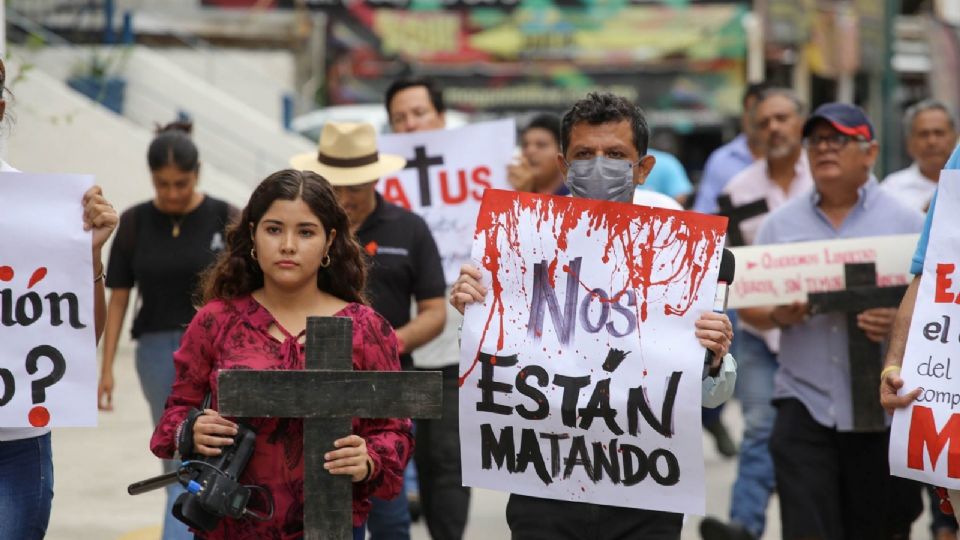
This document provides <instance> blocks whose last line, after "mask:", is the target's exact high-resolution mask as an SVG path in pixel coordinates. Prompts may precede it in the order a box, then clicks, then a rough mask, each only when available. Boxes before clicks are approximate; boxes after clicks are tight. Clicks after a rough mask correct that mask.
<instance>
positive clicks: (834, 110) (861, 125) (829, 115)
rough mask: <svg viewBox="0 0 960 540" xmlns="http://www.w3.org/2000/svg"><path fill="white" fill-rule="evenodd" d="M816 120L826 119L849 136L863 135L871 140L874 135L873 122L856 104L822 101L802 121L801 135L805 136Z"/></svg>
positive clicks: (834, 127)
mask: <svg viewBox="0 0 960 540" xmlns="http://www.w3.org/2000/svg"><path fill="white" fill-rule="evenodd" d="M817 120H826V121H827V122H829V123H830V125H831V126H833V129H836V130H837V131H839V132H840V133H843V134H844V135H849V136H851V137H863V139H864V140H867V141H872V140H873V137H874V133H873V124H871V123H870V119H869V118H867V113H865V112H863V109H861V108H860V107H857V106H856V105H851V104H849V103H824V104H823V105H821V106H819V107H817V110H815V111H813V114H811V115H810V117H809V118H807V121H806V122H804V123H803V136H804V137H806V136H807V135H809V134H810V130H812V129H813V125H814V124H815V123H816V122H817Z"/></svg>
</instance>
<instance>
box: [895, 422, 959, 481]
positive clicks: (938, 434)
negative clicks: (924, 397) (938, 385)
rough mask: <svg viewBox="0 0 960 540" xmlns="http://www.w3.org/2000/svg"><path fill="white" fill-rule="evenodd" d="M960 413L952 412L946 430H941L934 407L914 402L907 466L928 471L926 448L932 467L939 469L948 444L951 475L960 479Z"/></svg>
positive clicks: (949, 472) (949, 474) (945, 426)
mask: <svg viewBox="0 0 960 540" xmlns="http://www.w3.org/2000/svg"><path fill="white" fill-rule="evenodd" d="M958 439H960V414H951V415H950V420H947V423H946V425H944V426H943V430H942V431H937V423H936V421H935V420H934V418H933V409H931V408H930V407H924V406H922V405H914V407H913V414H912V415H911V417H910V434H909V439H908V442H907V467H909V468H911V469H916V470H918V471H922V470H924V466H923V450H924V448H926V449H927V453H928V454H929V455H930V463H931V466H932V467H934V468H936V466H937V460H938V459H939V458H940V452H942V451H943V449H944V447H947V476H949V477H950V478H960V441H958Z"/></svg>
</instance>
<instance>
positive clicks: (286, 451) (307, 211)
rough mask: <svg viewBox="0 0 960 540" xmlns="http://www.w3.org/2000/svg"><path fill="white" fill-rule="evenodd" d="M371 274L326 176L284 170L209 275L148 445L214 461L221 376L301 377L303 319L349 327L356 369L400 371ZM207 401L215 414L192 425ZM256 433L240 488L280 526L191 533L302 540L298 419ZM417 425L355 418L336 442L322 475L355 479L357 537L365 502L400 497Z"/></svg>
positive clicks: (221, 422)
mask: <svg viewBox="0 0 960 540" xmlns="http://www.w3.org/2000/svg"><path fill="white" fill-rule="evenodd" d="M365 277H366V271H365V268H364V263H363V260H362V258H361V255H360V246H359V244H357V242H356V240H355V239H354V238H353V236H352V235H350V233H349V228H348V222H347V216H346V214H345V213H344V211H343V209H342V208H341V207H340V205H339V204H338V203H337V198H336V196H335V194H334V192H333V189H332V188H331V187H330V184H329V183H328V182H327V181H326V180H325V179H323V178H322V177H321V176H319V175H317V174H316V173H312V172H308V171H295V170H283V171H279V172H277V173H274V174H273V175H271V176H269V177H268V178H267V179H266V180H264V181H263V182H262V183H261V184H260V185H259V186H258V187H257V188H256V190H254V192H253V194H252V195H251V196H250V201H249V203H248V204H247V206H246V208H244V210H243V212H242V214H241V216H240V219H239V221H238V222H237V223H236V224H235V225H233V226H232V227H231V228H230V230H229V231H228V233H227V247H226V249H225V250H224V252H223V253H222V254H221V255H220V258H219V259H218V261H217V264H216V265H215V266H214V267H213V268H211V270H209V271H208V272H207V274H206V275H205V276H204V280H203V300H204V303H205V305H204V306H203V307H202V308H201V309H200V311H199V312H198V313H197V315H196V316H195V317H194V318H193V321H191V323H190V326H189V327H188V328H187V331H186V334H185V335H184V338H183V342H182V344H181V347H180V349H179V350H178V351H177V352H176V353H175V354H174V362H175V364H176V380H175V381H174V384H173V389H172V390H171V394H170V398H169V399H168V401H167V408H166V411H164V413H163V417H162V419H161V421H160V424H159V426H158V427H157V429H156V431H155V432H154V435H153V439H152V440H151V441H150V447H151V449H152V450H153V452H154V454H156V455H157V456H159V457H163V458H169V457H171V456H173V454H174V452H175V451H179V452H180V454H183V455H188V454H191V453H196V454H201V455H205V456H215V455H218V454H220V452H221V447H223V446H226V445H229V444H232V442H233V440H232V438H231V437H233V436H234V435H236V433H237V425H236V424H235V423H234V422H233V421H231V420H230V419H227V418H224V417H222V416H220V415H219V414H218V413H217V412H216V410H215V409H216V397H217V388H216V377H217V372H218V371H219V370H222V369H303V367H304V343H303V339H304V336H305V331H306V320H307V317H308V316H328V317H331V316H337V317H350V318H351V319H353V368H354V369H356V370H378V371H386V370H399V369H400V361H399V356H398V353H397V340H396V338H395V337H394V334H393V330H392V329H391V327H390V325H389V323H387V321H386V320H384V319H383V318H382V317H380V316H379V315H377V314H376V313H375V312H374V311H373V310H372V309H371V308H369V307H368V306H367V305H366V303H365V300H364V297H363V292H362V291H363V288H364V281H365ZM208 393H210V394H211V397H212V402H211V403H212V405H211V407H210V408H208V409H205V410H204V411H203V414H201V415H199V416H196V417H195V420H193V421H190V420H188V418H192V416H191V415H189V414H188V413H189V412H190V411H191V409H194V408H199V407H200V406H201V403H202V402H203V401H204V398H205V397H206V395H207V394H208ZM249 424H250V426H251V427H252V428H253V429H254V430H255V431H256V433H257V436H256V450H255V453H254V455H253V457H252V458H251V459H250V462H249V463H248V464H247V467H246V470H245V471H244V472H243V474H242V475H241V477H240V482H241V483H243V484H256V485H260V486H263V487H264V488H266V489H267V490H268V491H270V492H271V494H272V496H273V500H274V505H275V506H274V513H273V518H272V519H270V520H268V521H265V522H258V521H253V520H250V519H241V520H233V519H222V520H221V521H220V523H219V525H218V527H217V528H216V529H215V530H213V531H211V532H209V533H204V532H202V531H195V532H197V533H198V534H199V535H200V537H202V538H299V537H300V536H301V535H302V532H303V446H302V436H303V422H302V420H298V419H291V418H260V419H253V420H250V421H249ZM410 428H411V425H410V421H409V420H407V419H403V420H400V419H356V418H355V419H354V420H353V432H354V433H355V435H350V436H348V437H344V438H342V439H338V440H336V441H330V452H329V453H328V454H327V456H326V459H327V463H326V465H325V467H326V469H327V470H328V471H329V473H330V474H343V475H349V476H350V477H351V479H352V480H353V482H354V489H353V524H354V536H355V538H363V524H364V521H365V519H366V516H367V513H368V512H369V508H370V503H369V500H368V498H369V497H370V496H371V495H376V496H378V497H383V498H390V497H394V496H396V495H397V494H398V493H399V492H400V488H401V485H402V477H403V468H404V466H405V465H406V463H407V460H408V459H409V456H410V453H411V451H412V447H413V439H412V437H411V433H410ZM184 446H187V447H184ZM251 503H252V504H256V501H253V500H252V501H251Z"/></svg>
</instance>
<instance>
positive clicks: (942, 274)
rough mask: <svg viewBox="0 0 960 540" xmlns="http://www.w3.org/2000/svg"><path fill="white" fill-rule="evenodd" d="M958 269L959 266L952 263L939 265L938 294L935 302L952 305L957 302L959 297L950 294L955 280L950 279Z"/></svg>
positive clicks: (934, 299) (934, 298)
mask: <svg viewBox="0 0 960 540" xmlns="http://www.w3.org/2000/svg"><path fill="white" fill-rule="evenodd" d="M956 268H957V265H955V264H952V263H938V264H937V287H936V294H935V295H934V297H933V301H934V302H935V303H937V304H952V303H953V302H954V301H955V299H956V297H957V295H955V294H953V293H952V292H950V291H949V289H950V287H951V286H952V285H953V280H952V279H950V274H952V273H953V271H954V270H956ZM958 303H960V302H958Z"/></svg>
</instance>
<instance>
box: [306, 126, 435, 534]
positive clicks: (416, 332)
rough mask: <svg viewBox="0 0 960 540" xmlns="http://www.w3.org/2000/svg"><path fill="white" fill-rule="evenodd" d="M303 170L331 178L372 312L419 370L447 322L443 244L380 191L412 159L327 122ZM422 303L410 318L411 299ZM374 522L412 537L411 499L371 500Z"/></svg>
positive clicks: (363, 131)
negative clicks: (363, 266)
mask: <svg viewBox="0 0 960 540" xmlns="http://www.w3.org/2000/svg"><path fill="white" fill-rule="evenodd" d="M290 164H291V165H292V166H293V167H294V168H296V169H301V170H308V171H313V172H316V173H318V174H320V175H321V176H323V177H324V178H326V179H327V180H328V181H329V182H330V184H331V185H333V189H334V191H336V193H337V197H338V199H339V200H340V204H341V205H342V206H343V208H344V210H346V212H347V217H348V218H349V219H350V230H351V232H352V233H354V234H355V235H356V236H357V240H358V241H359V242H360V245H361V246H362V247H363V251H364V252H365V253H366V255H367V257H368V259H367V261H368V263H369V268H368V274H367V290H366V292H367V296H368V298H369V299H370V303H371V307H373V309H375V310H376V311H377V313H379V314H380V315H383V317H384V318H386V319H387V321H389V322H390V324H391V326H393V328H394V330H395V332H396V335H397V340H398V342H399V344H400V365H401V366H402V368H403V369H411V368H412V367H413V358H412V357H411V356H410V353H411V352H412V351H413V350H414V349H416V348H417V347H419V346H421V345H423V344H425V343H427V342H428V341H430V340H431V339H433V338H435V337H436V336H437V335H439V334H440V332H441V330H443V325H444V322H445V320H446V306H445V305H444V293H445V289H446V283H445V282H444V277H443V266H442V264H441V262H440V252H439V251H438V250H437V244H436V242H435V241H434V239H433V236H432V235H431V234H430V230H429V229H428V228H427V224H426V222H424V221H423V218H421V217H420V216H418V215H416V214H414V213H413V212H410V211H408V210H406V209H404V208H401V207H399V206H397V205H395V204H392V203H389V202H387V201H385V200H384V199H383V197H382V196H381V195H380V194H379V193H377V191H376V186H377V182H378V181H379V179H380V177H382V176H386V175H388V174H391V173H395V172H397V171H399V170H401V169H403V167H404V165H406V160H405V159H404V158H402V157H400V156H395V155H388V154H381V153H379V152H378V151H377V136H376V132H375V130H374V127H373V126H372V125H370V124H356V123H336V122H328V123H327V124H325V125H324V126H323V131H322V132H321V134H320V142H319V149H318V151H317V153H310V154H301V155H297V156H294V157H293V158H291V159H290ZM411 298H415V299H416V302H417V309H416V312H417V314H416V316H413V317H411V315H410V299H411ZM371 500H372V502H373V509H372V510H371V512H370V517H369V518H368V521H367V527H368V528H369V530H370V533H371V535H372V538H373V539H374V540H379V539H391V540H393V539H408V538H409V537H410V513H409V511H408V509H407V501H406V499H405V497H403V496H400V497H397V498H395V499H393V500H392V501H383V500H379V499H376V498H372V499H371Z"/></svg>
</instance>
